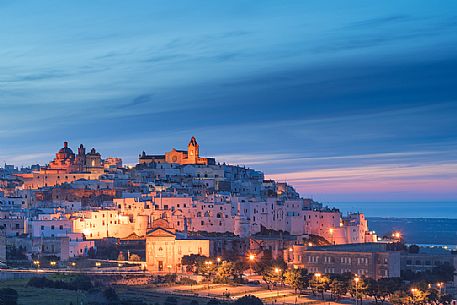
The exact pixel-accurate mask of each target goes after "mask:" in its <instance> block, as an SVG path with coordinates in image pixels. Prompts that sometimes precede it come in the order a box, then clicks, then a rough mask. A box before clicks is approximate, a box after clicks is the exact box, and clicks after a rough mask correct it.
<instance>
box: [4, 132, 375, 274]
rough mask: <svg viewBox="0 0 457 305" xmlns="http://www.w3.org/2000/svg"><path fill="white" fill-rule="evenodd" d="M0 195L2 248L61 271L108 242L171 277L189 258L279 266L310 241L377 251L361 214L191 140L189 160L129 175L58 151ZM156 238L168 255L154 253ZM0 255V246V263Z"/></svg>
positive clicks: (179, 155)
mask: <svg viewBox="0 0 457 305" xmlns="http://www.w3.org/2000/svg"><path fill="white" fill-rule="evenodd" d="M1 189H2V193H1V194H2V196H1V197H0V207H1V212H0V213H1V216H0V226H2V227H4V229H3V231H4V235H5V236H6V240H7V242H6V245H7V247H11V248H14V249H23V254H24V255H25V256H26V257H27V258H29V259H32V258H34V259H36V258H38V257H42V256H55V257H58V258H59V260H61V261H68V260H71V259H73V258H75V257H80V256H87V255H88V254H89V253H90V252H91V251H96V249H97V245H98V241H100V240H103V239H106V238H115V239H119V240H120V241H124V242H125V241H128V240H135V241H139V240H143V241H145V247H146V248H145V249H144V251H141V253H142V255H143V256H144V257H143V258H144V260H145V262H146V267H147V269H148V270H149V271H151V272H170V271H173V272H178V271H179V270H180V268H181V267H182V262H181V259H182V257H183V256H185V255H189V254H199V255H205V256H226V255H228V254H230V255H238V256H244V255H246V254H247V253H255V254H256V255H257V256H259V257H261V256H262V255H263V254H264V252H265V251H270V252H271V255H272V256H273V257H274V258H278V257H283V251H284V250H285V249H287V250H288V249H289V248H291V247H294V246H295V245H299V244H302V243H303V240H308V239H309V237H310V236H320V237H322V240H325V241H326V242H328V243H329V244H349V243H351V244H352V243H365V242H375V241H376V235H374V234H373V233H372V232H370V231H369V229H368V224H367V221H366V219H365V218H364V215H363V214H350V215H347V216H344V217H343V215H342V214H341V213H340V211H339V210H338V209H336V208H328V207H323V206H322V204H320V203H318V202H315V201H313V200H311V199H304V198H300V196H299V194H298V193H297V192H296V191H295V190H294V188H293V186H291V185H288V184H286V183H279V182H276V181H273V180H265V179H264V174H263V173H262V172H260V171H256V170H254V169H249V168H246V167H240V166H233V165H228V164H225V163H222V164H221V163H218V162H216V160H215V159H214V158H205V157H201V156H200V153H199V144H198V143H197V140H196V138H195V137H192V139H191V140H190V141H189V143H188V145H187V150H177V149H174V148H173V149H172V150H171V151H169V152H166V153H165V154H160V155H149V154H146V153H145V152H142V153H141V154H140V155H139V158H138V164H137V165H136V166H135V167H134V168H127V167H123V165H122V160H121V159H120V158H106V159H103V158H102V156H101V154H100V153H99V152H97V151H96V150H95V149H94V148H93V149H91V150H90V151H89V152H86V148H85V147H84V146H83V145H82V144H81V145H80V146H79V147H78V149H77V153H74V152H73V150H72V149H71V148H70V147H69V145H68V143H67V142H65V143H64V144H63V147H62V148H61V149H59V151H58V152H57V153H56V155H55V158H54V160H52V161H51V162H50V163H49V164H48V165H46V166H43V167H39V168H37V169H36V170H33V171H30V172H28V173H22V172H19V173H15V172H14V171H10V172H7V171H6V170H4V174H3V178H2V188H1ZM266 232H268V233H266ZM163 237H166V239H172V240H173V246H170V245H168V246H167V247H165V246H164V245H163V247H162V246H161V240H162V239H163ZM273 237H276V238H273ZM298 249H300V248H298ZM5 252H6V251H5V243H3V251H2V252H1V253H3V255H2V256H1V259H2V260H5ZM170 254H173V255H170ZM367 272H368V271H367Z"/></svg>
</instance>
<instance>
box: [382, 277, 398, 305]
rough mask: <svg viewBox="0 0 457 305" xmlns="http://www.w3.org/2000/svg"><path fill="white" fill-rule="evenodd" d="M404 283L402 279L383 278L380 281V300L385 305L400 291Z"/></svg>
mask: <svg viewBox="0 0 457 305" xmlns="http://www.w3.org/2000/svg"><path fill="white" fill-rule="evenodd" d="M401 286H402V282H401V279H400V278H381V279H379V280H378V299H379V300H380V301H381V304H383V303H384V302H385V301H387V299H388V298H389V297H390V295H392V293H393V292H394V291H397V290H400V289H401Z"/></svg>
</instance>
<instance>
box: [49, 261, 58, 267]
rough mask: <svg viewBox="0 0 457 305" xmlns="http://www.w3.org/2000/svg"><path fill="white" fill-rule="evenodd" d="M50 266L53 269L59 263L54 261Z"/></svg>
mask: <svg viewBox="0 0 457 305" xmlns="http://www.w3.org/2000/svg"><path fill="white" fill-rule="evenodd" d="M49 264H50V265H51V267H55V266H56V265H57V262H55V261H52V262H50V263H49Z"/></svg>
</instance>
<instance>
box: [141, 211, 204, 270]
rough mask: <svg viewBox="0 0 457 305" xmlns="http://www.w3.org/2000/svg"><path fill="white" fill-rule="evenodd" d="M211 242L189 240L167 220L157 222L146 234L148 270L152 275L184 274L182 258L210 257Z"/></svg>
mask: <svg viewBox="0 0 457 305" xmlns="http://www.w3.org/2000/svg"><path fill="white" fill-rule="evenodd" d="M210 250H211V241H210V240H208V239H188V238H187V237H186V236H185V234H182V233H178V232H176V229H174V228H173V227H171V226H170V225H169V223H168V222H167V221H166V220H165V219H160V220H156V221H155V222H154V226H153V228H152V229H151V230H149V231H148V233H147V234H146V268H147V269H148V271H149V272H152V273H178V272H182V258H183V256H186V255H191V254H198V255H202V256H207V257H210V256H211V255H212V253H211V251H210Z"/></svg>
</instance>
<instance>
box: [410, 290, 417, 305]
mask: <svg viewBox="0 0 457 305" xmlns="http://www.w3.org/2000/svg"><path fill="white" fill-rule="evenodd" d="M416 292H417V288H411V299H412V302H413V304H414V302H415V299H416V298H415V297H416Z"/></svg>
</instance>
